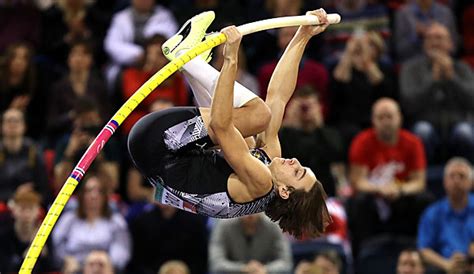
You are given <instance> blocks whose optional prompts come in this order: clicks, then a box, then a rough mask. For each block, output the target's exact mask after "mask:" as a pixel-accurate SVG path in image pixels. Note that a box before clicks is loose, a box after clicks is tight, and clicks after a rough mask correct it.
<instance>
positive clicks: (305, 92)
mask: <svg viewBox="0 0 474 274" xmlns="http://www.w3.org/2000/svg"><path fill="white" fill-rule="evenodd" d="M309 96H315V97H316V98H318V99H319V94H318V90H317V89H316V88H315V87H313V86H310V85H304V86H302V87H300V88H297V89H296V90H295V93H294V96H293V97H295V98H296V97H309Z"/></svg>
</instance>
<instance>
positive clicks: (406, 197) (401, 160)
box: [348, 98, 426, 248]
mask: <svg viewBox="0 0 474 274" xmlns="http://www.w3.org/2000/svg"><path fill="white" fill-rule="evenodd" d="M372 124H373V127H372V128H369V129H367V130H364V131H362V132H360V133H359V134H358V135H357V136H356V137H355V138H354V140H353V142H352V144H351V147H350V151H349V164H350V171H349V179H350V181H351V183H352V186H353V188H354V190H355V191H356V193H357V196H356V197H355V198H354V199H353V200H352V201H351V202H352V203H353V205H351V206H350V207H349V212H348V213H349V225H350V226H352V229H355V230H354V234H353V236H354V238H355V239H354V240H355V242H358V240H360V241H361V240H364V239H365V238H367V237H368V236H371V235H374V234H376V233H377V232H391V233H397V234H400V233H402V234H408V235H412V236H415V234H416V225H417V222H418V216H419V214H420V213H421V211H422V210H423V208H424V207H425V202H422V203H421V204H422V206H421V208H419V207H420V206H418V205H417V204H418V200H419V198H418V196H419V195H420V194H421V193H423V192H424V190H425V178H426V160H425V154H424V149H423V144H422V143H421V141H420V140H419V139H418V138H417V137H416V136H415V135H413V134H411V133H410V132H408V131H406V130H403V129H401V124H402V115H401V112H400V107H399V106H398V104H397V102H395V101H394V100H393V99H389V98H381V99H379V100H377V101H376V102H375V103H374V105H373V108H372ZM420 199H421V200H424V198H420ZM355 248H357V243H356V244H355Z"/></svg>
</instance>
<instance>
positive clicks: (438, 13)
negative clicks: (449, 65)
mask: <svg viewBox="0 0 474 274" xmlns="http://www.w3.org/2000/svg"><path fill="white" fill-rule="evenodd" d="M438 2H439V1H435V0H414V1H408V2H407V4H405V6H403V7H402V8H400V9H399V10H398V11H397V13H396V14H395V26H394V28H395V36H394V42H395V50H396V53H397V56H398V60H399V61H405V60H408V59H409V58H412V57H415V56H417V55H420V54H421V53H422V44H423V43H422V39H423V37H424V36H425V35H426V31H427V30H428V29H429V28H430V25H431V24H433V23H435V22H438V23H440V24H442V25H444V26H445V27H446V28H447V29H448V30H449V35H450V36H451V37H452V38H453V40H454V41H457V40H458V38H457V32H456V22H455V20H454V16H453V14H452V12H451V10H450V9H449V8H448V7H446V6H445V5H443V4H441V3H438ZM456 44H457V42H454V43H453V50H455V48H456V46H455V45H456Z"/></svg>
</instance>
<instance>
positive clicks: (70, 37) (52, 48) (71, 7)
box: [41, 0, 109, 65]
mask: <svg viewBox="0 0 474 274" xmlns="http://www.w3.org/2000/svg"><path fill="white" fill-rule="evenodd" d="M55 2H56V3H55V4H54V5H53V6H51V7H50V8H48V10H46V11H45V12H43V19H42V25H43V29H44V30H46V31H43V35H42V38H41V40H42V42H43V46H42V53H44V54H45V55H46V56H48V57H50V58H51V61H52V63H53V64H60V65H63V64H64V60H66V59H67V54H68V51H69V49H70V48H71V47H72V45H73V44H74V43H75V42H76V41H81V40H89V41H91V42H92V43H94V45H95V46H97V48H99V49H100V48H102V40H103V37H104V36H105V32H106V29H107V25H108V20H109V18H108V17H109V16H107V15H106V14H103V12H102V11H101V9H100V8H99V9H98V8H96V7H95V6H94V5H92V4H90V3H89V2H90V1H86V0H58V1H55ZM94 59H95V60H97V58H94Z"/></svg>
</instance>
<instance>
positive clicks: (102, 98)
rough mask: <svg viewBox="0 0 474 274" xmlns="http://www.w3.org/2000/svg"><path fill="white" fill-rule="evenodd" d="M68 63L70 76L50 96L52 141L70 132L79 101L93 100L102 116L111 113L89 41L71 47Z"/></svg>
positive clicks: (59, 83) (55, 85) (49, 119)
mask: <svg viewBox="0 0 474 274" xmlns="http://www.w3.org/2000/svg"><path fill="white" fill-rule="evenodd" d="M67 63H68V67H69V73H68V74H67V75H66V76H65V77H63V78H62V79H61V80H59V81H58V82H56V83H55V84H54V85H53V87H52V89H51V93H50V96H49V98H50V99H49V104H48V129H49V134H50V135H51V136H53V140H54V139H57V138H58V137H59V136H61V135H63V134H65V133H68V132H70V130H71V124H72V121H73V119H74V115H75V114H74V106H75V105H76V102H77V100H78V99H79V98H85V97H87V98H90V100H92V101H94V102H95V103H96V104H97V105H98V106H100V107H101V114H102V115H105V114H107V111H108V109H107V107H106V106H107V90H106V87H105V84H104V83H103V82H102V80H101V79H99V78H98V77H97V76H96V75H94V73H93V72H92V65H93V53H92V48H91V45H90V44H89V43H88V42H86V41H79V42H74V43H72V45H71V49H70V51H69V57H68V61H67ZM54 137H56V138H54Z"/></svg>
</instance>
